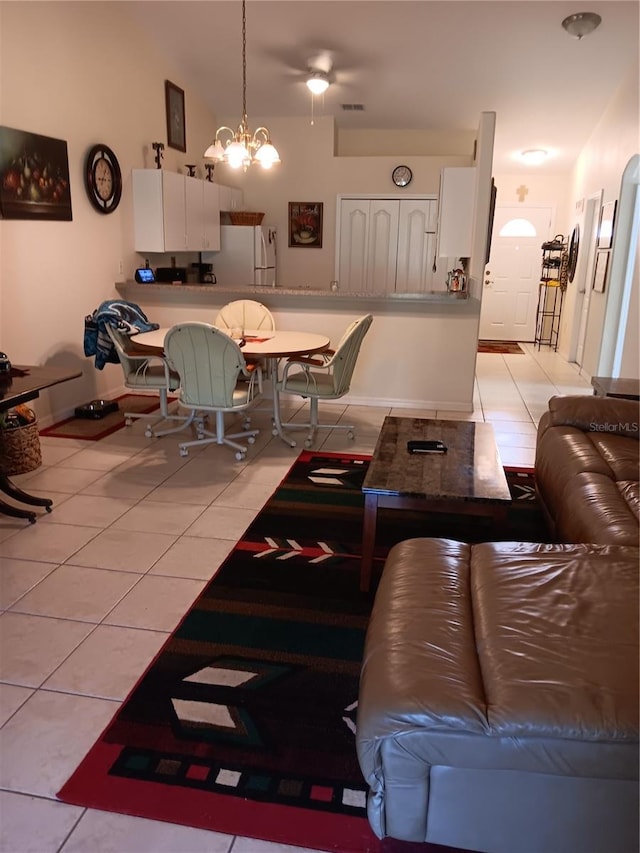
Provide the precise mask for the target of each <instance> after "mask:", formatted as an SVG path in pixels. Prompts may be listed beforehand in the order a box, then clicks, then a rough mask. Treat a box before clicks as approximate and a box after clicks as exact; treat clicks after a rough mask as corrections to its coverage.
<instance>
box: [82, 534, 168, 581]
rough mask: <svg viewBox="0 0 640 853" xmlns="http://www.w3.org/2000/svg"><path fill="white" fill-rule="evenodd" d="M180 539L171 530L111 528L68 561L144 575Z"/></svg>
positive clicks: (96, 567)
mask: <svg viewBox="0 0 640 853" xmlns="http://www.w3.org/2000/svg"><path fill="white" fill-rule="evenodd" d="M177 539H178V537H177V536H175V535H173V534H169V533H144V532H140V531H136V530H116V529H115V528H113V527H110V528H109V530H104V531H103V532H102V533H99V534H98V535H97V536H96V537H95V538H94V539H92V540H91V542H89V544H88V545H86V546H85V547H84V548H81V549H80V550H79V551H78V552H77V553H75V554H74V555H73V556H72V557H70V558H69V559H68V560H67V563H68V564H69V565H74V566H88V567H90V568H94V569H114V570H116V571H122V572H137V573H139V574H144V573H145V572H147V571H148V570H149V569H150V568H151V566H153V564H154V563H155V562H156V561H157V560H158V559H159V558H160V557H161V556H162V555H163V554H164V552H165V551H166V550H167V549H168V548H170V547H171V546H172V545H173V543H174V542H176V540H177Z"/></svg>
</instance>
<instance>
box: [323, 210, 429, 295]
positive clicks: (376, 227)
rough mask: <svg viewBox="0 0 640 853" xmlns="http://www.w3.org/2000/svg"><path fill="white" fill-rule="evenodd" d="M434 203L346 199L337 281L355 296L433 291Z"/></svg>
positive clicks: (341, 226)
mask: <svg viewBox="0 0 640 853" xmlns="http://www.w3.org/2000/svg"><path fill="white" fill-rule="evenodd" d="M436 209H437V208H436V202H435V200H434V199H426V198H417V199H392V198H386V199H385V198H379V199H377V198H343V199H341V201H340V229H339V234H338V239H339V249H338V258H339V263H338V267H339V268H338V279H339V281H340V289H341V290H343V291H346V292H351V293H380V294H384V293H423V292H426V291H428V290H431V284H432V272H431V270H432V263H433V257H434V253H435V225H436Z"/></svg>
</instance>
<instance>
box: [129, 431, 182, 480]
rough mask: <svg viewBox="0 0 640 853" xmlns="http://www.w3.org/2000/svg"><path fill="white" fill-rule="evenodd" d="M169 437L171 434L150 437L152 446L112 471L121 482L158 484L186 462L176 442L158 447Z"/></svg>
mask: <svg viewBox="0 0 640 853" xmlns="http://www.w3.org/2000/svg"><path fill="white" fill-rule="evenodd" d="M170 438H171V436H167V438H166V439H162V438H160V439H152V443H153V445H154V446H153V447H150V448H148V449H147V450H144V451H142V452H141V453H138V454H137V455H136V456H133V457H132V458H131V459H128V460H127V461H126V462H124V463H123V464H122V465H118V466H117V468H114V469H113V471H112V473H113V474H114V475H115V476H117V477H118V478H119V479H121V480H122V482H123V483H132V484H137V485H150V486H159V485H160V483H163V482H164V481H165V480H166V479H167V478H168V477H171V476H172V474H175V473H176V471H178V470H180V468H182V466H183V465H184V464H185V462H186V460H185V459H184V458H183V457H182V456H180V454H179V453H178V445H177V444H176V443H174V442H171V445H170V447H168V446H166V445H163V446H162V447H161V448H159V447H158V444H159V443H160V442H162V441H169V439H170ZM167 451H169V453H168V452H167Z"/></svg>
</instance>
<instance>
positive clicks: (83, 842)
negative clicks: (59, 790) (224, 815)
mask: <svg viewBox="0 0 640 853" xmlns="http://www.w3.org/2000/svg"><path fill="white" fill-rule="evenodd" d="M232 842H233V837H232V836H230V835H222V834H221V833H218V832H207V830H205V829H194V828H193V827H189V826H179V825H178V824H170V823H164V822H162V821H155V820H147V819H146V818H142V817H132V816H131V815H121V814H114V813H113V812H100V811H96V810H95V809H89V810H88V811H87V813H86V814H85V815H84V816H83V817H82V819H81V820H80V822H79V824H78V826H77V828H76V829H75V830H74V832H73V834H72V835H71V838H70V839H69V840H68V841H67V843H66V844H65V845H64V848H63V851H62V853H88V851H90V850H91V851H96V853H97V851H100V853H125V851H126V853H134V851H135V853H228V851H229V850H230V849H231V844H232ZM290 849H291V850H293V848H290ZM294 853H295V851H294Z"/></svg>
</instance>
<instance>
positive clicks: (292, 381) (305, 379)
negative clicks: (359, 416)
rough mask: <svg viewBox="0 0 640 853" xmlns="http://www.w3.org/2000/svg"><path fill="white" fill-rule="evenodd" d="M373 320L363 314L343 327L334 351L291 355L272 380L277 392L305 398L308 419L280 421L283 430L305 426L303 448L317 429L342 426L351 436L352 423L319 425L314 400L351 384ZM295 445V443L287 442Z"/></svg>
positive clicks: (334, 397) (327, 397) (341, 391)
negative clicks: (305, 433)
mask: <svg viewBox="0 0 640 853" xmlns="http://www.w3.org/2000/svg"><path fill="white" fill-rule="evenodd" d="M372 322H373V317H372V315H371V314H366V315H365V316H364V317H360V318H359V319H358V320H354V321H353V323H351V325H350V326H349V327H348V328H347V330H346V331H345V333H344V334H343V336H342V338H341V340H340V343H339V344H338V346H337V348H336V349H335V351H334V350H327V351H325V352H321V353H317V354H316V355H310V356H294V357H292V358H290V359H289V360H288V361H287V362H286V363H285V365H284V369H283V371H282V376H281V378H280V379H279V380H278V381H277V382H276V391H277V393H278V394H296V395H298V396H300V397H304V398H307V399H308V400H309V422H308V423H306V424H299V423H291V422H289V423H283V424H282V428H283V430H285V431H287V430H296V429H306V430H308V432H307V437H306V439H305V442H304V444H305V447H311V446H312V444H313V443H314V441H315V439H316V435H317V432H318V430H319V429H346V430H348V432H347V437H348V438H351V439H352V438H354V437H355V426H354V425H353V424H321V423H319V422H318V401H319V400H337V399H339V398H340V397H343V396H344V395H345V394H346V393H347V392H348V390H349V388H350V386H351V378H352V376H353V371H354V369H355V366H356V362H357V360H358V354H359V352H360V346H361V344H362V341H363V339H364V336H365V335H366V334H367V332H368V331H369V327H370V326H371V323H372ZM291 445H292V447H295V442H291Z"/></svg>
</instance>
